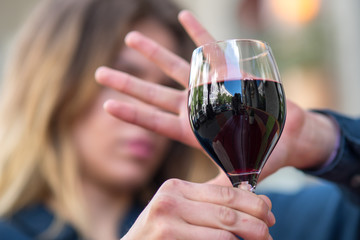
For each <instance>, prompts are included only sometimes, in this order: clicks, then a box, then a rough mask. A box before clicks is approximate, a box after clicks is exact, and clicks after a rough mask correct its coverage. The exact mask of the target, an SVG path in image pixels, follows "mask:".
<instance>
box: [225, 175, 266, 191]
mask: <svg viewBox="0 0 360 240" xmlns="http://www.w3.org/2000/svg"><path fill="white" fill-rule="evenodd" d="M259 174H260V172H252V173H246V174H228V177H229V179H230V181H231V183H232V185H233V187H236V188H240V189H243V190H248V191H250V192H255V188H256V184H257V180H258V177H259Z"/></svg>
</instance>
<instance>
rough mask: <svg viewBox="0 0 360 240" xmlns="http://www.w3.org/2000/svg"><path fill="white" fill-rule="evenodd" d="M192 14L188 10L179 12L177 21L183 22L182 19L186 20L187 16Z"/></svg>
mask: <svg viewBox="0 0 360 240" xmlns="http://www.w3.org/2000/svg"><path fill="white" fill-rule="evenodd" d="M192 15H193V14H192V13H191V12H190V11H189V10H186V9H185V10H181V11H180V12H179V14H178V20H179V21H180V22H183V20H184V19H186V18H188V17H189V16H192Z"/></svg>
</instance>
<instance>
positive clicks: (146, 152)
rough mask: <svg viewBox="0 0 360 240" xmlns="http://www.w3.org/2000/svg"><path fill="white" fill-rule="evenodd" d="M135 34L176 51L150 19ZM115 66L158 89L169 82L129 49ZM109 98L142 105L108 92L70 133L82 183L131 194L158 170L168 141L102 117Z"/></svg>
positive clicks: (169, 38) (135, 127)
mask: <svg viewBox="0 0 360 240" xmlns="http://www.w3.org/2000/svg"><path fill="white" fill-rule="evenodd" d="M135 30H138V31H140V32H142V33H144V34H145V35H147V36H149V37H150V38H153V39H154V40H156V41H157V42H159V43H160V44H161V45H163V46H165V47H167V48H168V49H170V50H172V51H175V41H174V39H173V36H172V35H170V33H169V32H168V31H167V29H165V28H164V27H163V26H162V25H160V24H159V23H158V22H156V21H154V20H151V19H148V20H146V21H142V22H140V23H139V24H138V25H136V26H135ZM115 66H116V68H119V69H121V70H124V71H127V72H129V73H131V74H133V75H135V76H137V77H139V78H142V79H145V80H146V81H150V82H154V83H161V84H169V81H170V80H168V78H167V77H166V76H165V75H164V74H163V73H162V72H161V71H160V70H158V68H157V67H156V66H155V65H154V64H153V63H151V62H149V61H148V60H147V59H145V58H144V57H143V56H141V55H140V54H139V53H137V52H136V51H134V50H132V49H129V48H124V49H123V50H122V51H121V52H120V53H119V57H118V60H117V62H116V63H115ZM107 99H115V100H119V101H125V102H129V103H133V104H138V105H141V104H144V103H142V102H139V101H137V100H135V99H132V98H130V97H128V96H125V95H123V94H121V93H118V92H116V91H115V90H112V89H109V88H104V89H103V90H102V91H101V92H100V95H99V96H98V97H97V99H96V101H95V102H94V104H93V106H92V108H91V109H89V111H88V112H87V113H86V114H85V115H84V116H83V117H82V118H81V119H80V120H79V121H78V123H77V124H76V126H75V129H74V139H75V143H76V147H77V149H78V150H79V154H80V169H81V172H82V174H83V178H84V180H85V181H92V182H94V183H96V184H101V185H104V184H105V185H108V186H111V187H115V188H120V190H121V189H124V190H130V191H131V190H135V189H137V188H139V187H141V186H143V185H144V184H145V183H146V182H147V181H148V180H149V178H150V177H151V176H152V175H153V173H154V172H155V171H156V169H157V168H158V167H159V165H160V164H161V160H162V159H163V157H164V155H165V154H166V151H167V150H168V147H169V141H168V140H167V139H166V138H164V137H162V136H159V135H157V134H155V133H153V132H150V131H148V130H145V129H142V128H140V127H138V126H135V125H131V124H128V123H126V122H123V121H120V120H118V119H116V118H114V117H112V116H111V115H109V114H108V113H106V112H105V111H104V110H103V107H102V106H103V103H104V102H105V101H106V100H107Z"/></svg>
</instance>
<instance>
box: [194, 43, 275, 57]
mask: <svg viewBox="0 0 360 240" xmlns="http://www.w3.org/2000/svg"><path fill="white" fill-rule="evenodd" d="M231 41H234V42H252V43H258V44H260V45H263V46H264V47H263V50H262V52H260V53H259V54H257V55H254V56H252V57H247V58H244V59H242V61H248V60H253V59H256V58H259V57H261V56H265V55H266V54H271V50H270V45H269V44H268V43H267V42H266V41H263V40H259V39H252V38H231V39H225V40H217V41H213V42H209V43H205V44H202V45H200V46H198V47H197V48H195V49H194V51H193V52H195V51H200V50H202V49H203V48H204V47H206V46H211V45H220V44H222V43H226V42H231Z"/></svg>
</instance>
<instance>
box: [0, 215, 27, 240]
mask: <svg viewBox="0 0 360 240" xmlns="http://www.w3.org/2000/svg"><path fill="white" fill-rule="evenodd" d="M0 236H1V239H2V240H13V239H16V240H29V239H31V238H29V237H27V236H26V235H24V233H22V232H21V231H20V230H19V229H18V228H16V227H15V226H13V225H11V224H10V223H9V222H7V221H5V220H1V219H0Z"/></svg>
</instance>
